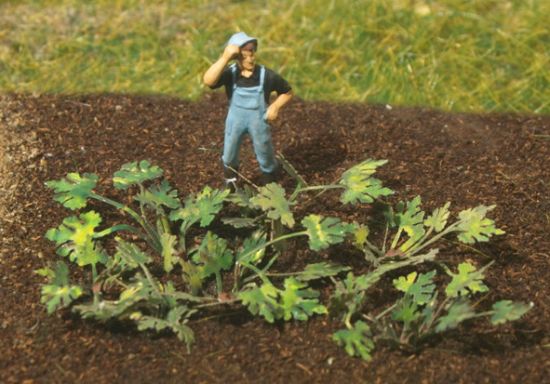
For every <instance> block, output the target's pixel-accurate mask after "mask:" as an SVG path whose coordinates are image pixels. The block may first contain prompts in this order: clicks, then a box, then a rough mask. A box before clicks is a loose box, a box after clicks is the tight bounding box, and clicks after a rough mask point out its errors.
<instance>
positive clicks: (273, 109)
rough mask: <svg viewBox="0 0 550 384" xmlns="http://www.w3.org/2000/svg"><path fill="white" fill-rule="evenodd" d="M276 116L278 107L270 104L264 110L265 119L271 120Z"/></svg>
mask: <svg viewBox="0 0 550 384" xmlns="http://www.w3.org/2000/svg"><path fill="white" fill-rule="evenodd" d="M277 116H279V107H278V106H277V105H275V104H271V105H270V106H269V107H268V108H267V111H266V112H265V119H266V120H267V121H270V122H271V121H275V120H276V119H277Z"/></svg>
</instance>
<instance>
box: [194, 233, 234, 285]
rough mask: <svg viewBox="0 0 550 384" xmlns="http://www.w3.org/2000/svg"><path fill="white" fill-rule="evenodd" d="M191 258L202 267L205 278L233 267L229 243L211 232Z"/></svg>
mask: <svg viewBox="0 0 550 384" xmlns="http://www.w3.org/2000/svg"><path fill="white" fill-rule="evenodd" d="M191 258H192V259H193V261H194V262H195V263H196V264H200V265H201V271H202V277H203V278H205V277H208V276H211V275H214V274H218V273H220V272H221V271H222V270H229V269H230V268H231V266H232V265H233V253H232V252H231V250H230V249H229V248H228V246H227V241H226V240H225V239H222V238H220V237H218V236H216V235H215V234H214V233H212V232H210V231H209V232H208V233H207V234H206V236H205V238H204V239H203V240H202V242H201V245H200V246H199V247H198V248H197V249H194V250H192V251H191Z"/></svg>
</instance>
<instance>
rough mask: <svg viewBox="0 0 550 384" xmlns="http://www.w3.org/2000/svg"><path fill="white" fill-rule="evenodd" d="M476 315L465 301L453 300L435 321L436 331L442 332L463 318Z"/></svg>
mask: <svg viewBox="0 0 550 384" xmlns="http://www.w3.org/2000/svg"><path fill="white" fill-rule="evenodd" d="M473 317H476V313H475V312H474V310H473V309H472V307H471V306H470V304H469V303H468V302H467V301H464V300H460V301H457V302H454V303H453V304H452V305H451V306H450V308H449V309H448V312H447V314H446V315H445V316H442V317H440V318H439V320H438V321H437V326H436V327H435V331H436V332H438V333H439V332H443V331H446V330H448V329H452V328H456V327H458V325H459V324H460V323H462V322H463V321H465V320H468V319H471V318H473Z"/></svg>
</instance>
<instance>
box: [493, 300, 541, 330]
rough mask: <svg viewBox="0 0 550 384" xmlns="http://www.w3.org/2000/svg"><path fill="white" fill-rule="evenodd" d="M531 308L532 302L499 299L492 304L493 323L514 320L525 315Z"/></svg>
mask: <svg viewBox="0 0 550 384" xmlns="http://www.w3.org/2000/svg"><path fill="white" fill-rule="evenodd" d="M531 308H533V303H529V304H525V303H514V302H513V301H511V300H501V301H497V302H496V303H494V304H493V308H492V309H493V315H492V316H491V323H492V324H493V325H498V324H504V323H505V322H507V321H514V320H517V319H519V318H520V317H522V316H523V315H525V314H526V313H527V312H528V311H530V310H531Z"/></svg>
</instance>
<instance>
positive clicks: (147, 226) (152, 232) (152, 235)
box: [90, 193, 162, 253]
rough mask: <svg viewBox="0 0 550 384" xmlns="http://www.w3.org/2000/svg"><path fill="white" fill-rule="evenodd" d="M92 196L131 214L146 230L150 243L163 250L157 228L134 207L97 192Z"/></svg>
mask: <svg viewBox="0 0 550 384" xmlns="http://www.w3.org/2000/svg"><path fill="white" fill-rule="evenodd" d="M90 197H91V198H93V199H96V200H98V201H101V202H102V203H105V204H109V205H111V206H113V207H115V208H116V209H119V210H121V211H123V212H126V213H127V214H129V215H130V216H131V217H132V218H133V219H134V220H135V221H137V222H138V223H139V225H141V227H142V228H143V229H144V230H145V233H146V234H147V235H148V236H149V241H147V242H148V243H149V245H150V246H151V247H152V248H153V249H154V250H156V251H157V252H159V253H160V252H161V249H162V248H161V246H160V240H159V238H158V236H157V234H156V233H155V230H154V229H152V228H151V226H150V224H149V223H147V221H146V220H145V219H143V218H142V217H141V216H139V215H138V214H137V212H136V211H134V210H133V209H131V208H130V207H128V206H126V205H124V204H121V203H119V202H118V201H115V200H112V199H109V198H107V197H104V196H101V195H98V194H97V193H91V194H90Z"/></svg>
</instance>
